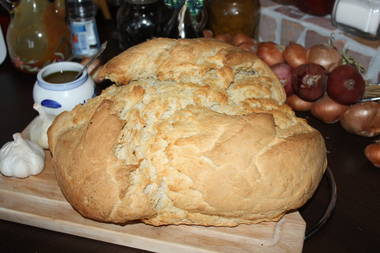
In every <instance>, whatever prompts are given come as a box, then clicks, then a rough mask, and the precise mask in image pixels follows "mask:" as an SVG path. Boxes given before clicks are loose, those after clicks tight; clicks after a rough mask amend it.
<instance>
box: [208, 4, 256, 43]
mask: <svg viewBox="0 0 380 253" xmlns="http://www.w3.org/2000/svg"><path fill="white" fill-rule="evenodd" d="M207 11H208V18H209V19H208V27H209V28H210V29H211V30H212V31H213V32H214V34H215V35H217V34H224V33H230V34H231V35H233V34H236V33H239V32H241V33H245V34H247V35H249V36H252V37H255V35H256V30H257V25H258V22H259V11H260V3H259V0H209V1H208V5H207Z"/></svg>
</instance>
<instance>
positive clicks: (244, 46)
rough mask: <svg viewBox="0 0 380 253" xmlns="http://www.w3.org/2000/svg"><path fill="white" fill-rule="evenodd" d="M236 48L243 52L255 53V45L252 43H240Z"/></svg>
mask: <svg viewBox="0 0 380 253" xmlns="http://www.w3.org/2000/svg"><path fill="white" fill-rule="evenodd" d="M238 47H240V48H241V49H243V50H244V51H247V52H251V53H256V51H257V45H256V44H255V43H254V42H244V43H241V44H240V45H239V46H238Z"/></svg>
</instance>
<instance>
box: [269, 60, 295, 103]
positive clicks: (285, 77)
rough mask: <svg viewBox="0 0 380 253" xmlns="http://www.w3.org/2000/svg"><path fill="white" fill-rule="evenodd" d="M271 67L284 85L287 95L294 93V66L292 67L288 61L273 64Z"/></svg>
mask: <svg viewBox="0 0 380 253" xmlns="http://www.w3.org/2000/svg"><path fill="white" fill-rule="evenodd" d="M270 68H271V69H272V71H273V73H274V74H275V75H276V76H277V78H278V80H279V81H280V83H281V84H282V86H283V87H284V90H285V93H286V96H290V95H292V94H293V86H292V67H290V66H289V65H288V64H286V63H278V64H276V65H273V66H271V67H270Z"/></svg>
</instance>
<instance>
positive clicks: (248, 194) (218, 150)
mask: <svg viewBox="0 0 380 253" xmlns="http://www.w3.org/2000/svg"><path fill="white" fill-rule="evenodd" d="M99 75H100V77H103V78H108V79H111V80H112V81H113V82H115V83H116V84H118V85H117V86H116V85H114V86H111V87H109V88H107V89H106V90H104V91H103V92H102V94H101V95H99V96H98V97H95V98H93V99H91V100H90V101H89V102H88V103H86V104H84V105H78V106H77V107H76V108H75V109H74V110H73V111H71V112H64V113H62V114H61V115H59V116H58V117H57V118H56V120H55V121H54V122H53V124H52V126H51V127H50V129H49V132H48V136H49V147H50V150H51V152H52V155H53V164H54V165H55V170H56V173H57V180H58V183H59V185H60V187H61V189H62V191H63V193H64V195H65V196H66V198H67V199H68V201H69V202H70V203H71V204H72V205H73V207H74V208H75V209H76V210H78V211H79V212H80V213H81V214H82V215H84V216H85V217H89V218H92V219H96V220H99V221H106V222H114V223H126V222H128V221H131V220H141V221H143V222H145V223H147V224H152V225H165V224H198V225H214V226H236V225H238V224H243V223H244V224H250V223H258V222H261V221H272V220H273V221H275V220H278V219H279V218H280V217H281V216H282V215H284V214H285V213H286V212H287V211H288V210H293V209H296V208H298V207H300V206H301V205H303V204H304V203H305V202H306V201H307V200H308V199H309V198H310V197H311V196H312V194H313V193H314V191H315V189H316V188H317V186H318V184H319V181H320V180H321V177H322V175H323V173H324V171H325V169H326V148H325V144H324V140H323V138H322V137H321V135H320V134H319V132H318V131H316V130H315V129H313V128H312V127H310V126H309V125H308V124H307V122H306V121H305V120H303V119H299V118H297V117H296V115H295V114H294V112H293V111H292V110H291V109H290V108H289V107H288V106H287V105H285V104H284V102H285V98H286V97H285V93H284V90H283V88H282V85H281V84H280V82H279V81H278V80H277V78H276V77H275V76H274V74H273V73H272V72H271V70H270V69H269V67H268V66H266V65H265V64H264V63H263V62H262V61H261V60H260V59H259V58H258V57H257V56H255V55H254V54H250V53H247V52H244V51H242V50H240V49H238V48H235V47H233V46H231V45H228V44H225V43H221V42H218V41H215V40H210V39H192V40H172V39H154V40H151V41H148V42H146V43H143V44H140V45H137V46H135V47H133V48H131V49H129V50H127V51H125V52H124V53H122V54H120V55H119V56H116V57H115V58H114V59H112V60H111V61H109V62H108V63H106V64H105V65H104V67H103V68H102V69H101V70H100V72H99ZM84 137H86V138H84ZM73 161H75V162H77V163H74V162H73ZM78 189H79V190H78Z"/></svg>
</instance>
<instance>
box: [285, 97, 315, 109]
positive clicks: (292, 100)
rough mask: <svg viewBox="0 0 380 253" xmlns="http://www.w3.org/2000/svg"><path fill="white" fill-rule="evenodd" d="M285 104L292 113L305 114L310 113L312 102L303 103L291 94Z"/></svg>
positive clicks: (303, 101)
mask: <svg viewBox="0 0 380 253" xmlns="http://www.w3.org/2000/svg"><path fill="white" fill-rule="evenodd" d="M286 104H287V105H289V106H290V107H291V108H292V109H293V110H294V111H298V112H307V111H310V109H311V107H312V105H313V102H308V101H305V100H303V99H301V98H300V97H299V96H297V95H296V94H293V95H291V96H289V97H287V98H286Z"/></svg>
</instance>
